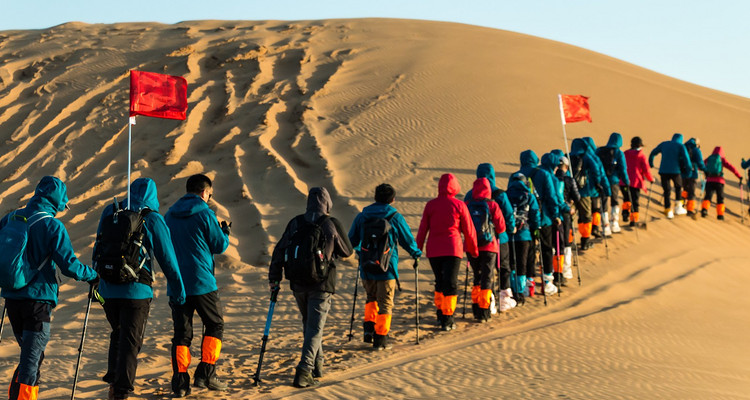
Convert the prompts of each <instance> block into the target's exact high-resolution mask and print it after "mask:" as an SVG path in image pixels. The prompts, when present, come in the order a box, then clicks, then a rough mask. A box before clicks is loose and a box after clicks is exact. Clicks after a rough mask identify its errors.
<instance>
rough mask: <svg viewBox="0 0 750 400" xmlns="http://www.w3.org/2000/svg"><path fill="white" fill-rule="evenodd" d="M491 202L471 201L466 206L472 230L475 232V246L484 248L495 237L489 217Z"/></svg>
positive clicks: (493, 226) (493, 227)
mask: <svg viewBox="0 0 750 400" xmlns="http://www.w3.org/2000/svg"><path fill="white" fill-rule="evenodd" d="M488 201H492V200H472V201H470V202H469V203H468V204H467V207H468V209H469V214H470V215H471V221H472V222H473V223H474V230H476V232H477V244H478V245H479V246H486V245H488V244H490V243H491V242H492V238H493V237H494V235H495V225H494V224H493V223H492V218H491V217H490V205H489V203H488Z"/></svg>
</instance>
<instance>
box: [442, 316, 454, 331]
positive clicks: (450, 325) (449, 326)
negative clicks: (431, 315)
mask: <svg viewBox="0 0 750 400" xmlns="http://www.w3.org/2000/svg"><path fill="white" fill-rule="evenodd" d="M440 329H442V330H443V331H444V332H448V331H451V330H453V329H456V322H455V320H454V319H453V316H452V315H445V316H443V324H442V326H441V327H440Z"/></svg>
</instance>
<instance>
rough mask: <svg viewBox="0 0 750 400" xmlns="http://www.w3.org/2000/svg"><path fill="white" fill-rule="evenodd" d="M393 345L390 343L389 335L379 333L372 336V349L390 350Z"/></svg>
mask: <svg viewBox="0 0 750 400" xmlns="http://www.w3.org/2000/svg"><path fill="white" fill-rule="evenodd" d="M392 348H393V345H392V344H391V343H389V340H388V335H378V334H377V333H376V334H375V335H374V336H373V337H372V349H373V350H375V351H381V350H390V349H392Z"/></svg>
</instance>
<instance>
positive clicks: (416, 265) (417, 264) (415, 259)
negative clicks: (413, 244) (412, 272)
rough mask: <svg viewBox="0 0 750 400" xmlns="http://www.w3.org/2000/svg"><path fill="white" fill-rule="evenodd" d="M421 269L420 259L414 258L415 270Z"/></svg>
mask: <svg viewBox="0 0 750 400" xmlns="http://www.w3.org/2000/svg"><path fill="white" fill-rule="evenodd" d="M417 267H419V257H414V269H417Z"/></svg>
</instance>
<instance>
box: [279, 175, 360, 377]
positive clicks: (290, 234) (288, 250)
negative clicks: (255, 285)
mask: <svg viewBox="0 0 750 400" xmlns="http://www.w3.org/2000/svg"><path fill="white" fill-rule="evenodd" d="M332 206H333V202H332V201H331V196H330V195H329V194H328V190H326V188H324V187H313V188H311V189H310V191H309V192H308V195H307V208H306V211H305V213H304V214H300V215H298V216H296V217H294V218H292V220H291V221H289V223H288V224H287V226H286V229H285V230H284V234H283V235H282V236H281V239H280V240H279V242H278V243H277V244H276V247H275V248H274V250H273V255H272V258H271V265H270V267H269V269H268V280H269V287H270V289H271V292H273V291H274V290H278V287H279V284H280V282H281V275H282V270H283V271H284V276H285V277H286V278H287V280H289V287H290V288H291V290H292V292H293V293H294V298H295V300H296V301H297V307H299V311H300V314H302V334H303V337H304V340H303V342H302V355H301V357H300V361H299V363H298V364H297V368H296V372H295V374H294V383H293V385H294V386H295V387H298V388H305V387H308V386H317V385H318V384H319V382H318V380H317V379H316V378H321V377H323V363H324V358H323V328H324V327H325V323H326V317H327V316H328V311H329V310H330V309H331V297H332V296H333V294H334V293H335V292H336V263H335V261H336V259H337V258H346V257H349V256H350V255H352V253H353V252H354V250H353V249H352V245H351V243H349V237H348V236H347V235H346V233H345V231H344V228H343V227H342V226H341V223H340V222H339V221H338V220H337V219H336V218H334V217H332V216H330V215H329V213H330V211H331V207H332ZM316 233H318V234H319V235H318V236H319V239H320V240H319V241H317V240H314V239H315V238H314V236H316V235H315V234H316ZM310 235H313V236H310ZM311 240H312V242H311ZM303 242H307V243H308V244H313V247H316V248H317V250H316V254H304V253H307V252H308V251H306V250H305V249H304V247H305V246H304V243H303ZM311 256H312V257H314V258H313V260H310V258H309V257H311ZM316 259H317V260H320V261H319V263H312V264H311V263H310V262H311V261H314V260H316Z"/></svg>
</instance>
